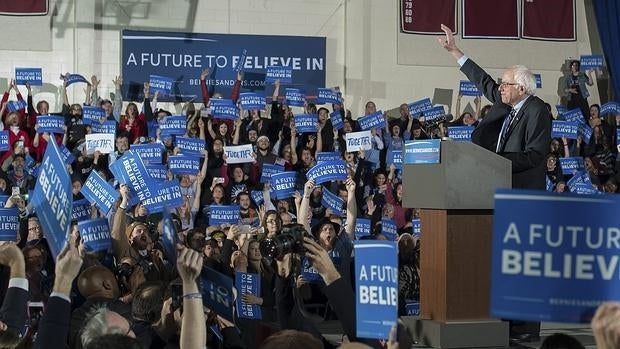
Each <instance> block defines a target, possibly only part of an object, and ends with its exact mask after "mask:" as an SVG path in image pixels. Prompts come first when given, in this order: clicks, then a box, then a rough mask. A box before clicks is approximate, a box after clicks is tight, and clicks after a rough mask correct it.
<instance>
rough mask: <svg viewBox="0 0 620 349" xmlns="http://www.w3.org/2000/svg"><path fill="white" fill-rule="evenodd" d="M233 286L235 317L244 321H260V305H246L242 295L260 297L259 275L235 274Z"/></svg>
mask: <svg viewBox="0 0 620 349" xmlns="http://www.w3.org/2000/svg"><path fill="white" fill-rule="evenodd" d="M235 286H236V287H237V291H238V292H239V293H238V294H237V302H236V305H237V315H238V316H239V317H240V318H245V319H256V320H260V319H262V314H261V309H260V307H261V306H260V305H258V304H248V303H246V302H245V301H244V300H243V296H242V295H243V294H245V293H249V294H251V295H254V296H257V297H260V275H259V274H252V273H242V272H236V273H235Z"/></svg>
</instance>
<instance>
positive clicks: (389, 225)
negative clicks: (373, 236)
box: [381, 218, 398, 241]
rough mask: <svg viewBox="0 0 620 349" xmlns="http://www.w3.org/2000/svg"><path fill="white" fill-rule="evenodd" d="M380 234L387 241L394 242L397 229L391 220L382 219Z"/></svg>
mask: <svg viewBox="0 0 620 349" xmlns="http://www.w3.org/2000/svg"><path fill="white" fill-rule="evenodd" d="M381 234H383V235H384V236H385V237H386V238H387V239H388V240H390V241H396V240H397V239H398V227H397V226H396V221H394V220H393V219H388V218H383V219H382V220H381Z"/></svg>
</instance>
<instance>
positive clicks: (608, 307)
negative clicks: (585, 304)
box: [591, 302, 620, 349]
mask: <svg viewBox="0 0 620 349" xmlns="http://www.w3.org/2000/svg"><path fill="white" fill-rule="evenodd" d="M591 326H592V333H593V334H594V339H595V341H596V347H597V348H598V349H615V348H620V304H619V303H615V302H606V303H603V304H601V305H600V306H599V307H598V309H597V310H596V313H595V314H594V317H593V318H592V322H591Z"/></svg>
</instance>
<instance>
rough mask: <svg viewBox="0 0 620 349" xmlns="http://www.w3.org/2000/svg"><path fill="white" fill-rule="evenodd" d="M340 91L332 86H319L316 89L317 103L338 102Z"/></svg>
mask: <svg viewBox="0 0 620 349" xmlns="http://www.w3.org/2000/svg"><path fill="white" fill-rule="evenodd" d="M340 96H341V94H340V92H338V91H337V90H336V89H333V88H319V89H318V91H317V97H316V103H317V104H327V103H331V104H340Z"/></svg>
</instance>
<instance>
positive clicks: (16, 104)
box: [6, 99, 28, 113]
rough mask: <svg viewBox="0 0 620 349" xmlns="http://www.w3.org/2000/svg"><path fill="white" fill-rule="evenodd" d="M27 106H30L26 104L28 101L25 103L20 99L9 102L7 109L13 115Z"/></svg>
mask: <svg viewBox="0 0 620 349" xmlns="http://www.w3.org/2000/svg"><path fill="white" fill-rule="evenodd" d="M27 106H28V104H26V101H24V100H23V99H18V100H16V101H9V102H7V104H6V108H7V109H8V111H9V112H11V113H13V112H16V111H18V110H21V109H26V107H27Z"/></svg>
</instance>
